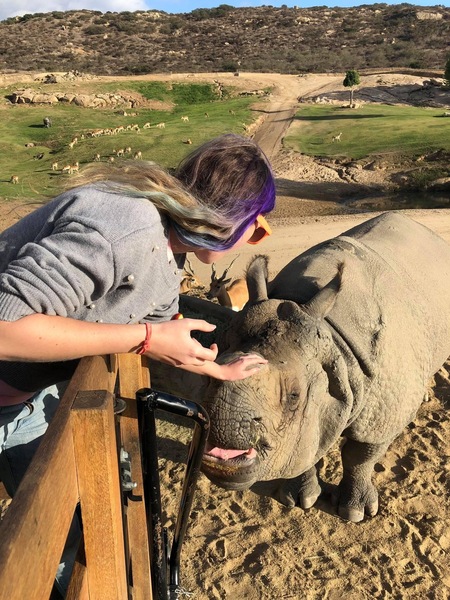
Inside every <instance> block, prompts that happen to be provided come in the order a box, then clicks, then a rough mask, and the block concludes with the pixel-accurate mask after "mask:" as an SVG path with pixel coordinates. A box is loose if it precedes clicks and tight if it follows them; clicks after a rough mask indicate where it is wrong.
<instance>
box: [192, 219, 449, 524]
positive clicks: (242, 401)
mask: <svg viewBox="0 0 450 600" xmlns="http://www.w3.org/2000/svg"><path fill="white" fill-rule="evenodd" d="M247 283H248V288H249V296H250V299H249V302H248V304H247V305H246V306H245V307H244V309H243V310H242V311H241V312H240V313H235V314H234V315H233V318H232V321H231V323H230V325H229V326H228V328H227V329H226V331H225V333H224V334H223V339H222V340H221V344H220V348H221V353H220V356H219V358H218V360H219V361H220V362H223V363H226V362H227V361H232V360H234V359H235V358H236V356H239V355H241V354H242V353H246V352H252V353H257V354H260V355H261V356H263V357H264V358H266V359H267V360H268V364H267V365H263V366H262V367H261V369H260V370H259V371H258V372H257V373H256V374H254V375H252V376H251V377H249V378H247V379H244V380H242V381H237V382H229V381H228V382H223V381H217V380H211V381H210V382H209V384H208V385H207V386H205V391H204V399H203V404H204V406H205V408H206V410H207V411H208V413H209V415H210V419H211V430H210V435H209V440H208V446H207V448H206V452H205V454H204V457H203V463H202V470H203V472H204V473H205V474H206V476H207V477H208V478H209V479H210V480H211V481H212V482H214V483H215V484H217V485H219V486H221V487H224V488H226V489H230V490H242V489H247V488H250V487H251V486H253V485H254V484H256V483H258V486H261V485H262V486H263V489H264V490H265V491H266V492H267V493H270V495H272V496H273V497H275V498H276V499H277V500H279V501H280V502H282V503H284V504H285V505H286V506H290V507H293V506H300V507H302V508H310V507H312V506H313V505H314V504H315V502H316V500H317V499H318V497H319V495H320V494H321V491H322V488H321V485H320V482H319V478H318V474H317V464H318V463H319V461H320V460H321V459H322V458H323V457H324V455H325V454H326V453H327V452H328V450H329V449H330V448H331V447H332V446H333V445H334V444H335V443H336V442H337V441H338V440H339V439H340V438H343V439H344V440H345V441H344V443H343V446H342V450H341V460H342V467H343V476H342V480H341V482H340V484H339V486H338V488H337V494H336V501H335V503H336V505H337V512H338V514H339V515H340V516H341V517H342V518H343V519H346V520H348V521H352V522H358V521H362V520H363V519H364V517H365V515H368V516H374V515H375V514H376V513H377V511H378V494H377V490H376V488H375V485H374V484H373V482H372V476H373V474H374V466H375V464H376V463H377V461H380V460H381V459H382V458H383V456H384V454H385V453H386V450H387V448H388V446H389V445H390V444H391V443H392V442H393V440H394V439H395V437H396V436H398V435H399V434H400V433H401V432H402V430H403V429H404V428H405V426H406V425H408V423H410V422H411V421H412V420H413V418H414V416H415V414H416V412H417V409H418V407H419V406H420V404H421V403H422V401H423V399H424V397H425V395H426V392H427V388H428V386H429V383H430V378H431V377H432V376H433V374H434V373H436V371H438V370H439V368H440V367H441V366H442V365H443V363H444V362H445V361H446V359H447V358H448V356H449V355H450V246H449V245H448V244H447V243H446V242H445V241H444V240H443V239H441V238H440V237H439V236H437V235H436V234H435V233H433V232H432V231H430V230H429V229H427V228H426V227H424V226H422V225H421V224H419V223H417V222H415V221H414V220H411V219H410V218H408V217H406V216H404V215H403V214H402V213H400V212H389V213H384V214H381V215H380V216H377V217H375V218H372V219H370V220H368V221H366V222H364V223H362V224H361V225H358V226H357V227H354V228H352V229H350V230H348V231H346V232H345V233H343V234H342V235H339V236H338V237H336V238H333V239H330V240H328V241H325V242H323V243H320V244H318V245H316V246H314V247H313V248H311V249H309V250H307V251H306V252H304V253H302V254H300V255H299V256H298V257H297V258H294V259H293V260H292V261H291V262H289V264H287V265H286V266H285V267H284V268H283V269H282V270H281V271H280V272H279V273H278V274H277V275H276V276H275V278H274V279H273V280H272V281H271V282H270V283H268V259H267V257H266V256H263V255H259V256H256V257H254V259H253V260H252V261H251V263H250V265H249V266H248V268H247ZM264 486H265V487H264Z"/></svg>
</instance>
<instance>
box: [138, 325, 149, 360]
mask: <svg viewBox="0 0 450 600" xmlns="http://www.w3.org/2000/svg"><path fill="white" fill-rule="evenodd" d="M151 337H152V325H151V323H145V339H144V341H143V342H141V343H140V344H139V346H138V347H137V350H136V354H145V353H146V352H148V350H149V349H150V339H151Z"/></svg>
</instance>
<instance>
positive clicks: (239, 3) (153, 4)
mask: <svg viewBox="0 0 450 600" xmlns="http://www.w3.org/2000/svg"><path fill="white" fill-rule="evenodd" d="M380 1H381V0H380ZM401 2H402V0H393V1H391V2H386V4H401ZM221 4H228V5H229V6H235V7H244V6H247V7H256V6H264V5H266V6H274V7H280V6H282V5H286V6H289V7H292V6H298V7H300V8H308V7H311V6H339V7H346V6H358V5H361V4H374V2H372V1H371V0H361V1H358V0H331V1H330V0H316V1H314V0H294V1H290V0H285V1H284V2H283V1H277V0H265V1H262V2H259V1H258V0H228V1H227V0H212V1H211V0H204V1H202V0H156V1H152V0H40V1H39V2H36V0H0V21H3V20H4V19H7V18H8V17H15V16H17V15H24V14H26V13H34V12H41V13H46V12H51V11H53V10H58V11H66V10H77V9H82V8H84V9H89V10H99V11H101V12H107V11H111V12H122V11H126V10H127V11H130V12H134V11H136V10H161V11H164V12H166V13H186V12H191V11H192V10H194V9H196V8H215V7H217V6H220V5H221ZM410 4H415V5H417V6H435V5H438V4H439V5H441V6H446V7H450V0H415V1H414V0H411V2H410Z"/></svg>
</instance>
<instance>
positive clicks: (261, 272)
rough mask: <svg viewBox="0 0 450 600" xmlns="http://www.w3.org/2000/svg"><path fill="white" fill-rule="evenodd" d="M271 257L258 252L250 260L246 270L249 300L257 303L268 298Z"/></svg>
mask: <svg viewBox="0 0 450 600" xmlns="http://www.w3.org/2000/svg"><path fill="white" fill-rule="evenodd" d="M268 263H269V257H268V256H266V255H264V254H257V255H256V256H254V257H253V258H252V259H251V261H250V262H249V264H248V266H247V270H246V276H245V277H246V281H247V287H248V295H249V302H250V303H252V304H255V303H257V302H263V301H264V300H268V295H267V280H268V278H269V269H268Z"/></svg>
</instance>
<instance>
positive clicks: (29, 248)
mask: <svg viewBox="0 0 450 600" xmlns="http://www.w3.org/2000/svg"><path fill="white" fill-rule="evenodd" d="M114 272H115V265H114V257H113V252H112V250H111V244H110V242H109V241H108V240H106V239H105V238H104V237H103V236H102V235H101V234H100V233H99V232H98V231H97V230H95V229H93V228H90V227H88V226H86V225H84V224H80V223H76V222H69V223H67V222H64V223H63V224H61V225H60V226H57V227H56V228H55V229H54V230H53V232H52V233H51V235H49V236H48V237H44V238H43V239H41V240H40V241H38V242H31V243H28V244H25V245H24V246H23V248H22V249H21V251H20V253H19V254H18V256H17V258H16V259H15V260H13V261H12V262H11V263H9V265H8V268H7V269H6V270H5V271H4V272H3V273H2V274H1V275H0V319H2V320H5V321H15V320H17V319H19V318H21V317H23V316H26V315H29V314H32V313H44V314H48V315H59V316H64V317H67V316H72V317H75V318H76V314H77V311H79V310H80V308H81V307H84V306H89V304H91V303H92V302H94V301H95V300H96V299H97V298H99V297H102V296H103V295H104V294H105V293H106V292H107V291H108V290H109V289H110V288H111V286H112V285H113V282H114Z"/></svg>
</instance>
